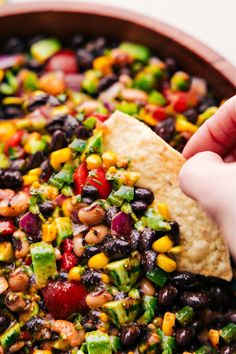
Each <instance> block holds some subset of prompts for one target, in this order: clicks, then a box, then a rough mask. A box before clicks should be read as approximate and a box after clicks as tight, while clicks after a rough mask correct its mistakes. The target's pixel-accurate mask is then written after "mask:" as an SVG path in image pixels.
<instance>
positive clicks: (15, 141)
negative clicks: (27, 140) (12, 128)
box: [4, 130, 24, 154]
mask: <svg viewBox="0 0 236 354" xmlns="http://www.w3.org/2000/svg"><path fill="white" fill-rule="evenodd" d="M23 134H24V130H19V131H18V132H16V133H15V134H13V135H12V137H11V138H10V139H9V140H8V142H7V143H6V145H5V147H4V152H5V154H7V153H8V149H9V148H10V147H14V146H17V145H19V144H20V142H21V139H22V137H23Z"/></svg>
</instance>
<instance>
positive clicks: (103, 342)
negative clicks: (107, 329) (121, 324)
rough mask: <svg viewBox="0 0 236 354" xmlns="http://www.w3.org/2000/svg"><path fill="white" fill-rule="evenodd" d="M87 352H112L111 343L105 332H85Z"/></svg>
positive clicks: (105, 353)
mask: <svg viewBox="0 0 236 354" xmlns="http://www.w3.org/2000/svg"><path fill="white" fill-rule="evenodd" d="M86 344H87V350H88V354H98V353H100V354H112V345H111V342H110V338H109V336H108V334H107V333H104V332H101V331H93V332H89V333H87V334H86Z"/></svg>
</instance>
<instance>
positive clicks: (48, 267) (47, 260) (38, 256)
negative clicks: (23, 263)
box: [30, 241, 57, 289]
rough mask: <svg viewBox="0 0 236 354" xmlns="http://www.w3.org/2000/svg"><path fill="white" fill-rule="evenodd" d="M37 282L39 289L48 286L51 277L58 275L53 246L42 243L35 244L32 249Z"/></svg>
mask: <svg viewBox="0 0 236 354" xmlns="http://www.w3.org/2000/svg"><path fill="white" fill-rule="evenodd" d="M30 251H31V257H32V263H33V269H34V274H35V281H36V286H37V288H39V289H41V288H43V287H45V286H46V285H47V281H48V279H49V278H50V277H53V276H55V275H56V274H57V265H56V257H55V252H54V248H53V246H52V245H50V244H48V243H46V242H44V241H41V242H37V243H33V244H32V245H31V247H30Z"/></svg>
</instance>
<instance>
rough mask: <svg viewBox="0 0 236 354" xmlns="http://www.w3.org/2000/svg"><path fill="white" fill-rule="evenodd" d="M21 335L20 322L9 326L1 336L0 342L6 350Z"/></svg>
mask: <svg viewBox="0 0 236 354" xmlns="http://www.w3.org/2000/svg"><path fill="white" fill-rule="evenodd" d="M19 335H20V325H19V323H18V322H16V323H15V324H13V325H12V326H11V327H9V328H8V329H7V330H6V331H5V332H3V333H2V334H1V336H0V344H1V346H2V347H3V349H4V350H7V349H8V348H9V347H10V346H11V345H13V344H14V343H15V342H16V340H17V338H18V337H19Z"/></svg>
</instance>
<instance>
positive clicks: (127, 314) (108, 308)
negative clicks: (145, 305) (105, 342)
mask: <svg viewBox="0 0 236 354" xmlns="http://www.w3.org/2000/svg"><path fill="white" fill-rule="evenodd" d="M139 305H140V300H139V299H131V298H125V299H122V300H116V301H110V302H107V303H106V304H105V305H104V306H103V310H104V311H105V312H106V314H107V315H108V317H109V318H110V320H111V321H112V322H113V323H114V324H115V325H116V326H117V327H120V326H122V325H123V324H125V323H128V322H132V321H134V320H135V319H136V318H137V317H138V315H139V311H140V306H139Z"/></svg>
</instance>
